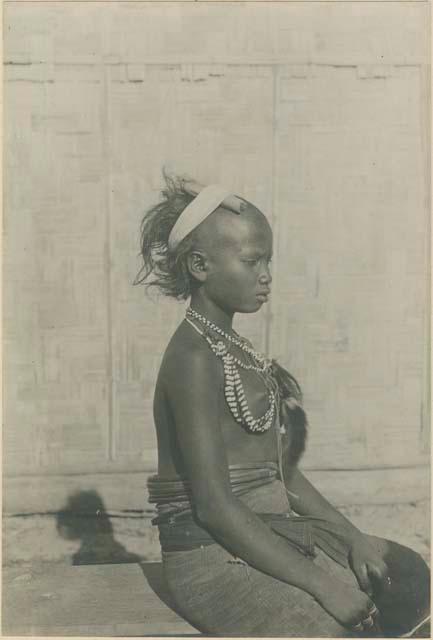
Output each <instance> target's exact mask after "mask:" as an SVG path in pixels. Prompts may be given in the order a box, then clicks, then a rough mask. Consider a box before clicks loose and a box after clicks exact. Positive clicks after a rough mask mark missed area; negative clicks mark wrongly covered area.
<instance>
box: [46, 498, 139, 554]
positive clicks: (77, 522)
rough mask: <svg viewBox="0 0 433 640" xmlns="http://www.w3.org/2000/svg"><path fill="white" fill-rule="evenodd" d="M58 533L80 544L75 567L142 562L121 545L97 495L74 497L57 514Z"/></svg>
mask: <svg viewBox="0 0 433 640" xmlns="http://www.w3.org/2000/svg"><path fill="white" fill-rule="evenodd" d="M56 524H57V531H58V533H59V535H60V536H61V537H62V538H65V539H66V540H79V541H80V542H81V545H80V548H79V549H78V551H76V552H75V553H74V554H73V556H72V564H75V565H78V564H105V563H119V562H139V561H140V560H142V558H141V557H140V556H138V555H137V554H135V553H130V552H129V551H127V550H126V549H125V547H124V546H123V545H122V544H120V543H119V542H117V540H115V538H114V534H113V526H112V523H111V520H110V517H109V515H108V514H107V512H106V510H105V505H104V502H103V500H102V498H101V496H100V495H99V494H98V492H97V491H94V490H88V491H79V492H77V493H74V494H73V495H71V496H70V497H69V498H68V500H67V503H66V505H65V507H64V508H63V509H62V510H61V511H60V512H59V513H58V514H57V523H56Z"/></svg>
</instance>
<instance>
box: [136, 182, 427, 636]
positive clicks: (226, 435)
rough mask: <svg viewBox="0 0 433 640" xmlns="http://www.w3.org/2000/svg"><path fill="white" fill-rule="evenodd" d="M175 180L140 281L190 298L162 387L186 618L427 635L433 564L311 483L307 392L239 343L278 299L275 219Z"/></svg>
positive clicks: (243, 628)
mask: <svg viewBox="0 0 433 640" xmlns="http://www.w3.org/2000/svg"><path fill="white" fill-rule="evenodd" d="M165 181H166V185H165V188H164V190H163V192H162V199H161V201H160V203H159V204H157V205H155V206H154V207H152V208H151V209H150V210H149V211H148V212H147V213H146V214H145V216H144V218H143V221H142V227H141V255H142V258H143V267H142V270H141V272H140V273H139V275H138V276H137V279H136V283H142V284H146V285H148V286H154V287H157V288H158V289H159V291H161V292H162V293H163V294H166V295H167V296H170V297H172V298H174V299H177V300H189V307H188V309H187V312H186V315H185V318H184V320H183V321H182V322H181V324H180V325H179V327H178V328H177V329H176V331H175V333H174V335H173V336H172V338H171V340H170V342H169V344H168V346H167V348H166V350H165V353H164V356H163V359H162V364H161V367H160V371H159V375H158V379H157V383H156V388H155V395H154V420H155V426H156V431H157V439H158V473H157V475H155V476H153V477H152V478H151V479H150V480H149V495H150V500H151V501H152V502H153V503H155V504H156V506H157V517H156V518H155V521H154V522H155V524H156V525H157V526H158V527H159V533H160V542H161V549H162V560H163V566H164V571H165V576H166V579H167V583H168V586H169V588H170V591H171V594H172V596H173V598H174V600H175V602H176V605H177V609H178V611H179V613H180V614H181V615H182V616H183V617H184V618H185V619H186V620H187V621H188V622H190V623H191V624H192V625H194V626H195V627H196V628H197V629H199V630H200V631H201V632H203V633H206V634H212V635H220V636H230V635H231V636H258V637H263V636H286V637H297V636H298V637H348V636H388V637H395V636H405V637H408V636H411V635H415V634H418V635H419V634H421V636H422V637H429V629H428V631H426V626H428V621H429V606H430V593H429V583H430V573H429V569H428V567H427V565H426V563H425V562H424V561H423V559H422V558H421V557H420V556H419V555H418V554H417V553H415V552H414V551H412V550H411V549H408V548H407V547H403V546H401V545H399V544H397V543H395V542H391V541H388V540H385V539H382V538H378V537H375V536H371V535H368V534H366V533H363V532H361V531H359V530H358V529H357V528H356V527H355V526H354V525H353V524H352V523H350V522H349V521H348V520H347V519H346V518H345V517H344V516H343V515H342V514H340V513H339V512H338V511H337V510H336V509H335V508H334V507H332V505H331V504H330V503H329V502H328V501H327V500H326V499H325V498H324V497H323V496H322V495H321V494H320V493H319V491H318V490H317V489H315V488H314V487H313V486H312V485H311V484H310V482H309V481H308V480H307V479H306V478H305V477H304V475H303V474H302V473H301V471H300V470H299V469H298V466H297V463H298V460H299V458H300V456H301V455H302V453H303V450H304V447H305V440H306V432H307V417H306V414H305V412H304V410H303V408H302V393H301V389H300V386H299V385H298V383H297V381H296V380H295V379H294V377H293V376H291V375H290V374H289V373H288V372H287V371H286V370H285V369H284V368H282V367H281V366H279V365H278V363H277V362H276V361H275V360H269V359H268V358H266V357H265V356H263V355H262V354H260V353H258V352H257V351H256V350H255V349H254V346H253V345H251V344H250V343H249V342H248V341H247V340H246V339H244V338H242V337H241V336H240V335H238V333H237V332H236V331H235V330H234V329H233V318H234V316H235V314H237V313H245V314H250V313H255V312H257V311H258V310H259V309H260V308H261V307H262V306H263V305H264V304H266V302H267V300H268V297H269V295H270V292H271V285H272V277H271V268H270V262H271V259H272V243H273V237H272V230H271V228H270V226H269V223H268V221H267V219H266V216H265V215H264V214H263V213H262V212H261V211H260V210H259V209H258V208H257V207H256V206H254V204H252V203H250V202H248V201H247V200H245V199H243V198H241V197H239V196H236V195H234V194H232V193H230V191H227V190H226V189H224V188H222V187H220V186H217V185H210V186H207V187H203V188H202V187H201V186H200V185H197V184H195V183H193V182H188V181H186V180H183V179H180V178H176V177H170V176H167V175H165ZM287 268H289V266H287ZM427 633H428V636H427V635H426V634H427Z"/></svg>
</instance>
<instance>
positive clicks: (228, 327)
mask: <svg viewBox="0 0 433 640" xmlns="http://www.w3.org/2000/svg"><path fill="white" fill-rule="evenodd" d="M190 306H191V309H194V311H197V313H200V314H201V315H202V316H204V317H205V318H206V319H207V320H210V322H213V323H214V324H216V325H217V326H218V327H219V328H220V329H222V330H223V331H225V332H226V333H230V332H231V331H232V324H233V316H234V314H233V313H229V312H227V311H224V309H221V307H218V306H217V305H216V304H215V303H214V302H212V300H209V299H208V298H205V297H204V296H202V295H199V293H198V292H196V293H195V294H193V295H192V296H191V302H190Z"/></svg>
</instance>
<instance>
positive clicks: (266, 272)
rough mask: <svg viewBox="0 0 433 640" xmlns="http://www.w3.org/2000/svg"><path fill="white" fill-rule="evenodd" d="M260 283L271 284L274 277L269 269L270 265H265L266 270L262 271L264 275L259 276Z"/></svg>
mask: <svg viewBox="0 0 433 640" xmlns="http://www.w3.org/2000/svg"><path fill="white" fill-rule="evenodd" d="M259 282H260V284H271V282H272V275H271V271H270V269H269V265H265V268H264V270H263V271H262V273H261V274H260V276H259Z"/></svg>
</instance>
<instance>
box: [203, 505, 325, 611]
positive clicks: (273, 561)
mask: <svg viewBox="0 0 433 640" xmlns="http://www.w3.org/2000/svg"><path fill="white" fill-rule="evenodd" d="M199 519H200V521H201V524H202V525H203V526H204V527H205V528H206V529H207V530H208V531H209V532H210V533H211V534H212V536H213V537H214V538H215V539H216V540H217V541H218V542H219V543H220V544H221V545H222V546H223V547H225V548H226V549H227V550H228V551H229V552H230V553H232V554H233V555H234V556H236V557H238V558H240V559H242V560H244V561H245V562H246V563H247V564H249V565H250V566H252V567H254V568H255V569H258V570H259V571H261V572H263V573H266V574H268V575H270V576H272V577H274V578H277V579H278V580H281V581H282V582H285V583H287V584H291V585H293V586H296V587H298V588H300V589H302V590H304V591H306V592H308V593H310V594H311V595H312V596H313V597H316V598H317V599H320V596H321V595H322V594H323V593H324V592H326V590H327V589H328V588H329V576H328V575H327V574H326V573H325V572H324V571H323V570H322V569H320V567H318V566H317V565H315V564H314V563H313V562H311V561H310V560H309V559H308V558H307V557H305V556H304V555H303V554H302V553H301V552H300V551H297V550H296V549H295V548H293V547H291V546H290V545H289V544H287V542H286V541H285V540H284V539H283V538H281V537H280V536H278V535H276V534H275V533H274V532H273V531H272V530H271V529H270V527H269V526H268V525H266V524H265V523H264V522H263V521H262V520H261V519H260V518H259V517H258V516H257V515H256V514H255V513H254V512H252V511H251V510H250V509H249V508H248V507H247V506H246V505H245V504H244V503H243V502H241V501H240V500H239V499H237V498H236V497H234V496H233V498H231V499H230V500H224V501H221V504H220V505H218V504H213V508H212V509H211V510H206V512H202V513H201V514H199Z"/></svg>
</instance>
